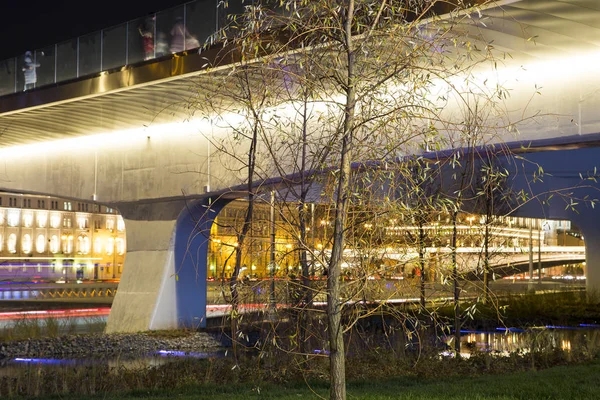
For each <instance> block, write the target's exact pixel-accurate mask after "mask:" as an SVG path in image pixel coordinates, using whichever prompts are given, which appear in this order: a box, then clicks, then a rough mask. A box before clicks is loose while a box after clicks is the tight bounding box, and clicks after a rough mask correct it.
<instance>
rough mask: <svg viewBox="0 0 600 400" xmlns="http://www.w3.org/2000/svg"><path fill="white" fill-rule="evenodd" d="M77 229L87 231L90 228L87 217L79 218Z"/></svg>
mask: <svg viewBox="0 0 600 400" xmlns="http://www.w3.org/2000/svg"><path fill="white" fill-rule="evenodd" d="M77 227H78V228H79V229H87V228H88V227H89V226H88V219H87V218H86V217H77Z"/></svg>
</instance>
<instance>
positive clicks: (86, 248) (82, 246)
mask: <svg viewBox="0 0 600 400" xmlns="http://www.w3.org/2000/svg"><path fill="white" fill-rule="evenodd" d="M77 251H78V252H79V253H81V254H88V253H89V252H90V239H89V238H88V237H87V236H79V237H78V238H77Z"/></svg>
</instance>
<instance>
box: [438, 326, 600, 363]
mask: <svg viewBox="0 0 600 400" xmlns="http://www.w3.org/2000/svg"><path fill="white" fill-rule="evenodd" d="M461 334H462V335H461V356H463V357H470V356H471V355H472V354H474V353H476V352H487V353H493V354H497V355H509V354H511V353H515V352H521V353H528V352H530V351H532V350H535V351H541V350H552V349H560V350H564V351H571V350H575V349H584V348H589V347H590V346H593V347H595V348H598V347H600V326H599V325H594V324H581V325H580V326H576V327H570V326H541V327H534V328H531V329H528V330H523V329H518V328H498V329H497V330H496V331H468V330H465V331H461ZM453 340H454V338H453V337H452V336H447V337H446V338H445V340H444V342H445V343H446V344H447V345H448V346H449V348H452V343H453ZM450 354H451V353H450V352H444V355H450Z"/></svg>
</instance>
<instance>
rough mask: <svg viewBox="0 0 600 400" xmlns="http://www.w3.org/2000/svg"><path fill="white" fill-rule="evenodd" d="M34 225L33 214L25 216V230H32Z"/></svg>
mask: <svg viewBox="0 0 600 400" xmlns="http://www.w3.org/2000/svg"><path fill="white" fill-rule="evenodd" d="M32 224H33V214H32V213H30V212H27V213H25V214H23V226H24V227H25V228H31V225H32Z"/></svg>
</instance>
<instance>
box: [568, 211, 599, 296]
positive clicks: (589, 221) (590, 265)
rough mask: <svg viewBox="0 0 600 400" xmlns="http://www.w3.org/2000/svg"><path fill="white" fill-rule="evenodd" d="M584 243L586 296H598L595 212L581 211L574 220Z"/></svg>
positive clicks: (597, 250)
mask: <svg viewBox="0 0 600 400" xmlns="http://www.w3.org/2000/svg"><path fill="white" fill-rule="evenodd" d="M573 223H575V224H576V225H577V226H578V227H579V229H581V232H582V234H583V238H584V241H585V277H586V282H585V286H586V291H587V293H588V295H598V294H600V221H599V220H598V213H597V212H596V211H595V210H588V209H585V210H581V212H580V214H579V215H577V217H575V218H574V220H573Z"/></svg>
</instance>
